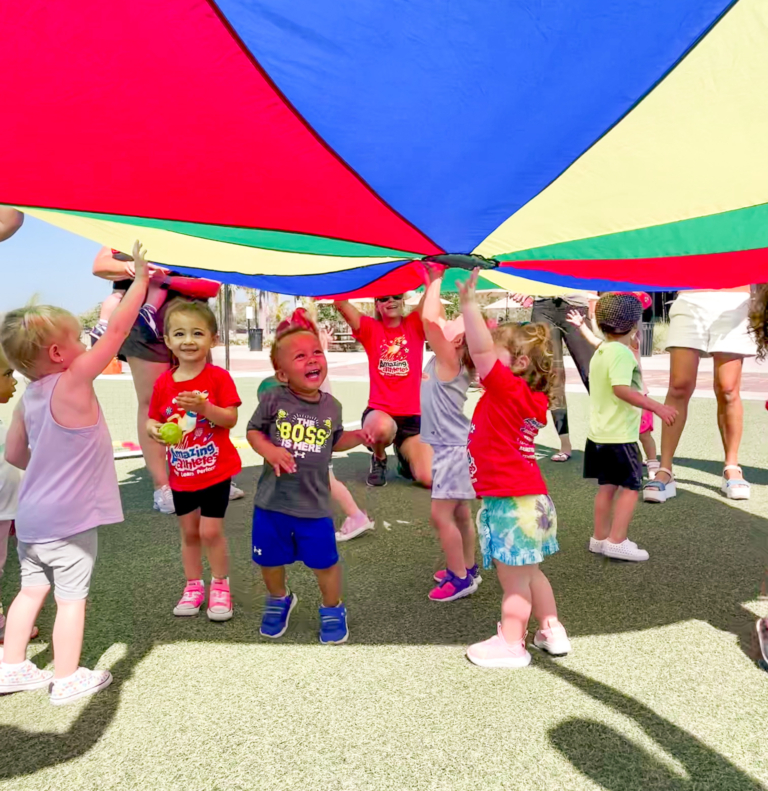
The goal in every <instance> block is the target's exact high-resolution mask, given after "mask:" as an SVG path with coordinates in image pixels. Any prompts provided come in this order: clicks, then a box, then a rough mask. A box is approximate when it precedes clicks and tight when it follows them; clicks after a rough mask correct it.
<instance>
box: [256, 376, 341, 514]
mask: <svg viewBox="0 0 768 791" xmlns="http://www.w3.org/2000/svg"><path fill="white" fill-rule="evenodd" d="M248 431H261V433H262V434H265V435H266V436H268V437H269V438H270V439H271V440H272V443H273V444H274V445H277V446H278V447H282V448H286V449H287V450H288V451H290V453H291V454H292V455H293V457H294V459H295V460H296V472H294V473H286V472H282V473H281V474H280V477H279V478H278V477H277V476H276V475H275V471H274V470H273V469H272V467H271V466H270V465H269V464H265V465H264V471H263V472H262V473H261V478H260V479H259V484H258V487H257V489H256V500H255V505H256V507H257V508H263V509H264V510H265V511H277V512H278V513H281V514H288V515H290V516H298V517H301V518H302V519H320V518H321V517H326V516H330V515H331V510H330V478H329V475H328V466H329V465H330V463H331V455H332V453H333V446H334V445H335V444H336V443H337V442H338V441H339V439H340V437H341V435H342V433H343V432H344V426H343V425H342V422H341V404H340V403H339V402H338V401H337V400H336V399H335V398H334V397H333V396H332V395H329V394H328V393H322V392H321V393H320V400H319V401H305V400H304V399H303V398H299V396H297V395H296V394H295V393H294V392H293V391H291V390H290V389H289V388H288V387H274V388H272V389H271V390H267V392H265V393H264V395H262V397H261V401H260V402H259V406H258V407H257V409H256V411H255V412H254V413H253V417H252V418H251V420H250V422H249V423H248Z"/></svg>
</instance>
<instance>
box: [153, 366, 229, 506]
mask: <svg viewBox="0 0 768 791" xmlns="http://www.w3.org/2000/svg"><path fill="white" fill-rule="evenodd" d="M194 390H199V391H200V392H201V393H207V395H208V400H209V401H210V402H211V403H212V404H215V405H216V406H220V407H225V408H226V407H230V406H240V403H241V402H240V396H239V395H238V394H237V388H236V387H235V383H234V381H233V380H232V377H231V376H230V375H229V373H227V371H225V370H224V369H223V368H219V367H218V366H216V365H211V364H210V363H209V364H208V365H206V366H205V368H203V370H202V372H201V373H200V375H199V376H196V377H195V378H194V379H189V380H188V381H186V382H174V380H173V371H172V370H171V371H166V373H164V374H163V375H162V376H161V377H160V378H159V379H158V380H157V381H156V382H155V389H154V391H153V392H152V401H151V402H150V405H149V417H150V418H151V419H152V420H157V421H158V422H160V423H170V422H174V423H178V424H179V425H180V426H181V427H182V429H183V431H184V437H183V439H182V440H181V442H180V443H179V444H178V445H169V446H168V466H169V468H170V475H169V478H170V480H169V483H170V485H171V489H174V490H175V491H177V492H196V491H200V489H206V488H207V487H209V486H213V485H214V484H216V483H221V482H222V481H225V480H226V479H227V478H231V477H232V476H233V475H237V473H239V472H240V470H241V469H242V465H241V463H240V454H239V453H238V452H237V451H236V450H235V446H234V445H233V444H232V440H231V439H230V438H229V429H228V428H222V427H221V426H216V425H214V424H213V423H211V422H210V420H208V419H207V418H204V417H202V416H201V415H194V414H187V413H186V412H185V411H184V410H183V409H181V407H178V406H176V404H175V403H174V402H173V400H174V398H176V396H177V395H178V394H179V393H184V392H190V391H194ZM195 418H196V419H195Z"/></svg>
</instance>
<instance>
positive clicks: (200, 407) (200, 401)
mask: <svg viewBox="0 0 768 791" xmlns="http://www.w3.org/2000/svg"><path fill="white" fill-rule="evenodd" d="M207 401H208V397H207V396H206V395H205V394H204V393H201V392H200V391H199V390H185V391H184V392H183V393H179V394H178V395H177V396H176V398H174V399H173V402H174V403H175V404H176V405H177V406H180V407H181V408H182V409H183V410H185V411H186V412H197V414H198V415H200V414H202V413H203V412H204V411H205V406H204V405H205V404H206V403H207Z"/></svg>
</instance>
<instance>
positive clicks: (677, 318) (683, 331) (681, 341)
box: [667, 291, 757, 357]
mask: <svg viewBox="0 0 768 791" xmlns="http://www.w3.org/2000/svg"><path fill="white" fill-rule="evenodd" d="M749 302H750V295H749V294H748V293H746V292H743V291H726V292H722V291H698V292H693V293H687V292H682V293H681V294H680V296H679V297H678V298H677V299H676V300H675V301H674V303H673V304H672V307H671V309H670V311H669V335H668V336H667V349H673V348H683V349H696V350H697V351H698V352H700V353H701V356H702V357H710V356H711V355H713V354H716V353H720V354H739V355H741V356H743V357H754V356H755V355H756V354H757V346H756V344H755V341H754V340H753V339H752V336H751V335H750V334H749V332H748V326H749Z"/></svg>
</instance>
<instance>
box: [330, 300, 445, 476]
mask: <svg viewBox="0 0 768 791" xmlns="http://www.w3.org/2000/svg"><path fill="white" fill-rule="evenodd" d="M422 302H423V300H422ZM335 304H336V308H337V309H338V310H339V312H340V313H341V315H342V316H344V319H345V320H346V322H347V324H349V326H350V328H351V329H352V334H353V335H354V336H355V338H357V340H359V341H360V343H362V344H363V348H364V349H365V352H366V354H367V355H368V371H369V375H370V380H371V390H370V395H369V398H368V407H367V408H366V410H365V411H364V412H363V418H362V422H363V428H364V429H366V430H367V431H368V432H369V434H370V435H371V436H372V437H373V438H374V444H373V446H372V447H371V450H372V451H373V457H372V458H371V469H370V472H369V473H368V485H369V486H385V485H386V483H387V454H386V449H387V448H388V447H389V446H390V445H392V444H394V446H395V454H396V455H397V460H398V462H399V464H398V472H399V473H400V474H401V475H402V476H404V477H405V478H409V479H411V480H415V481H416V482H417V483H420V484H421V485H422V486H426V487H431V486H432V448H431V447H430V446H429V445H425V444H424V443H423V442H422V441H421V437H420V434H421V402H420V397H419V393H420V388H421V368H422V363H423V359H424V327H423V326H422V323H421V308H422V303H419V306H418V308H417V309H416V310H415V311H413V312H412V313H411V314H409V315H408V316H404V315H403V295H402V294H396V295H391V296H384V297H376V318H371V317H370V316H364V315H363V314H362V313H360V311H359V310H357V308H355V307H354V306H353V305H352V304H351V303H350V302H348V301H346V300H345V301H341V302H336V303H335Z"/></svg>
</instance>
